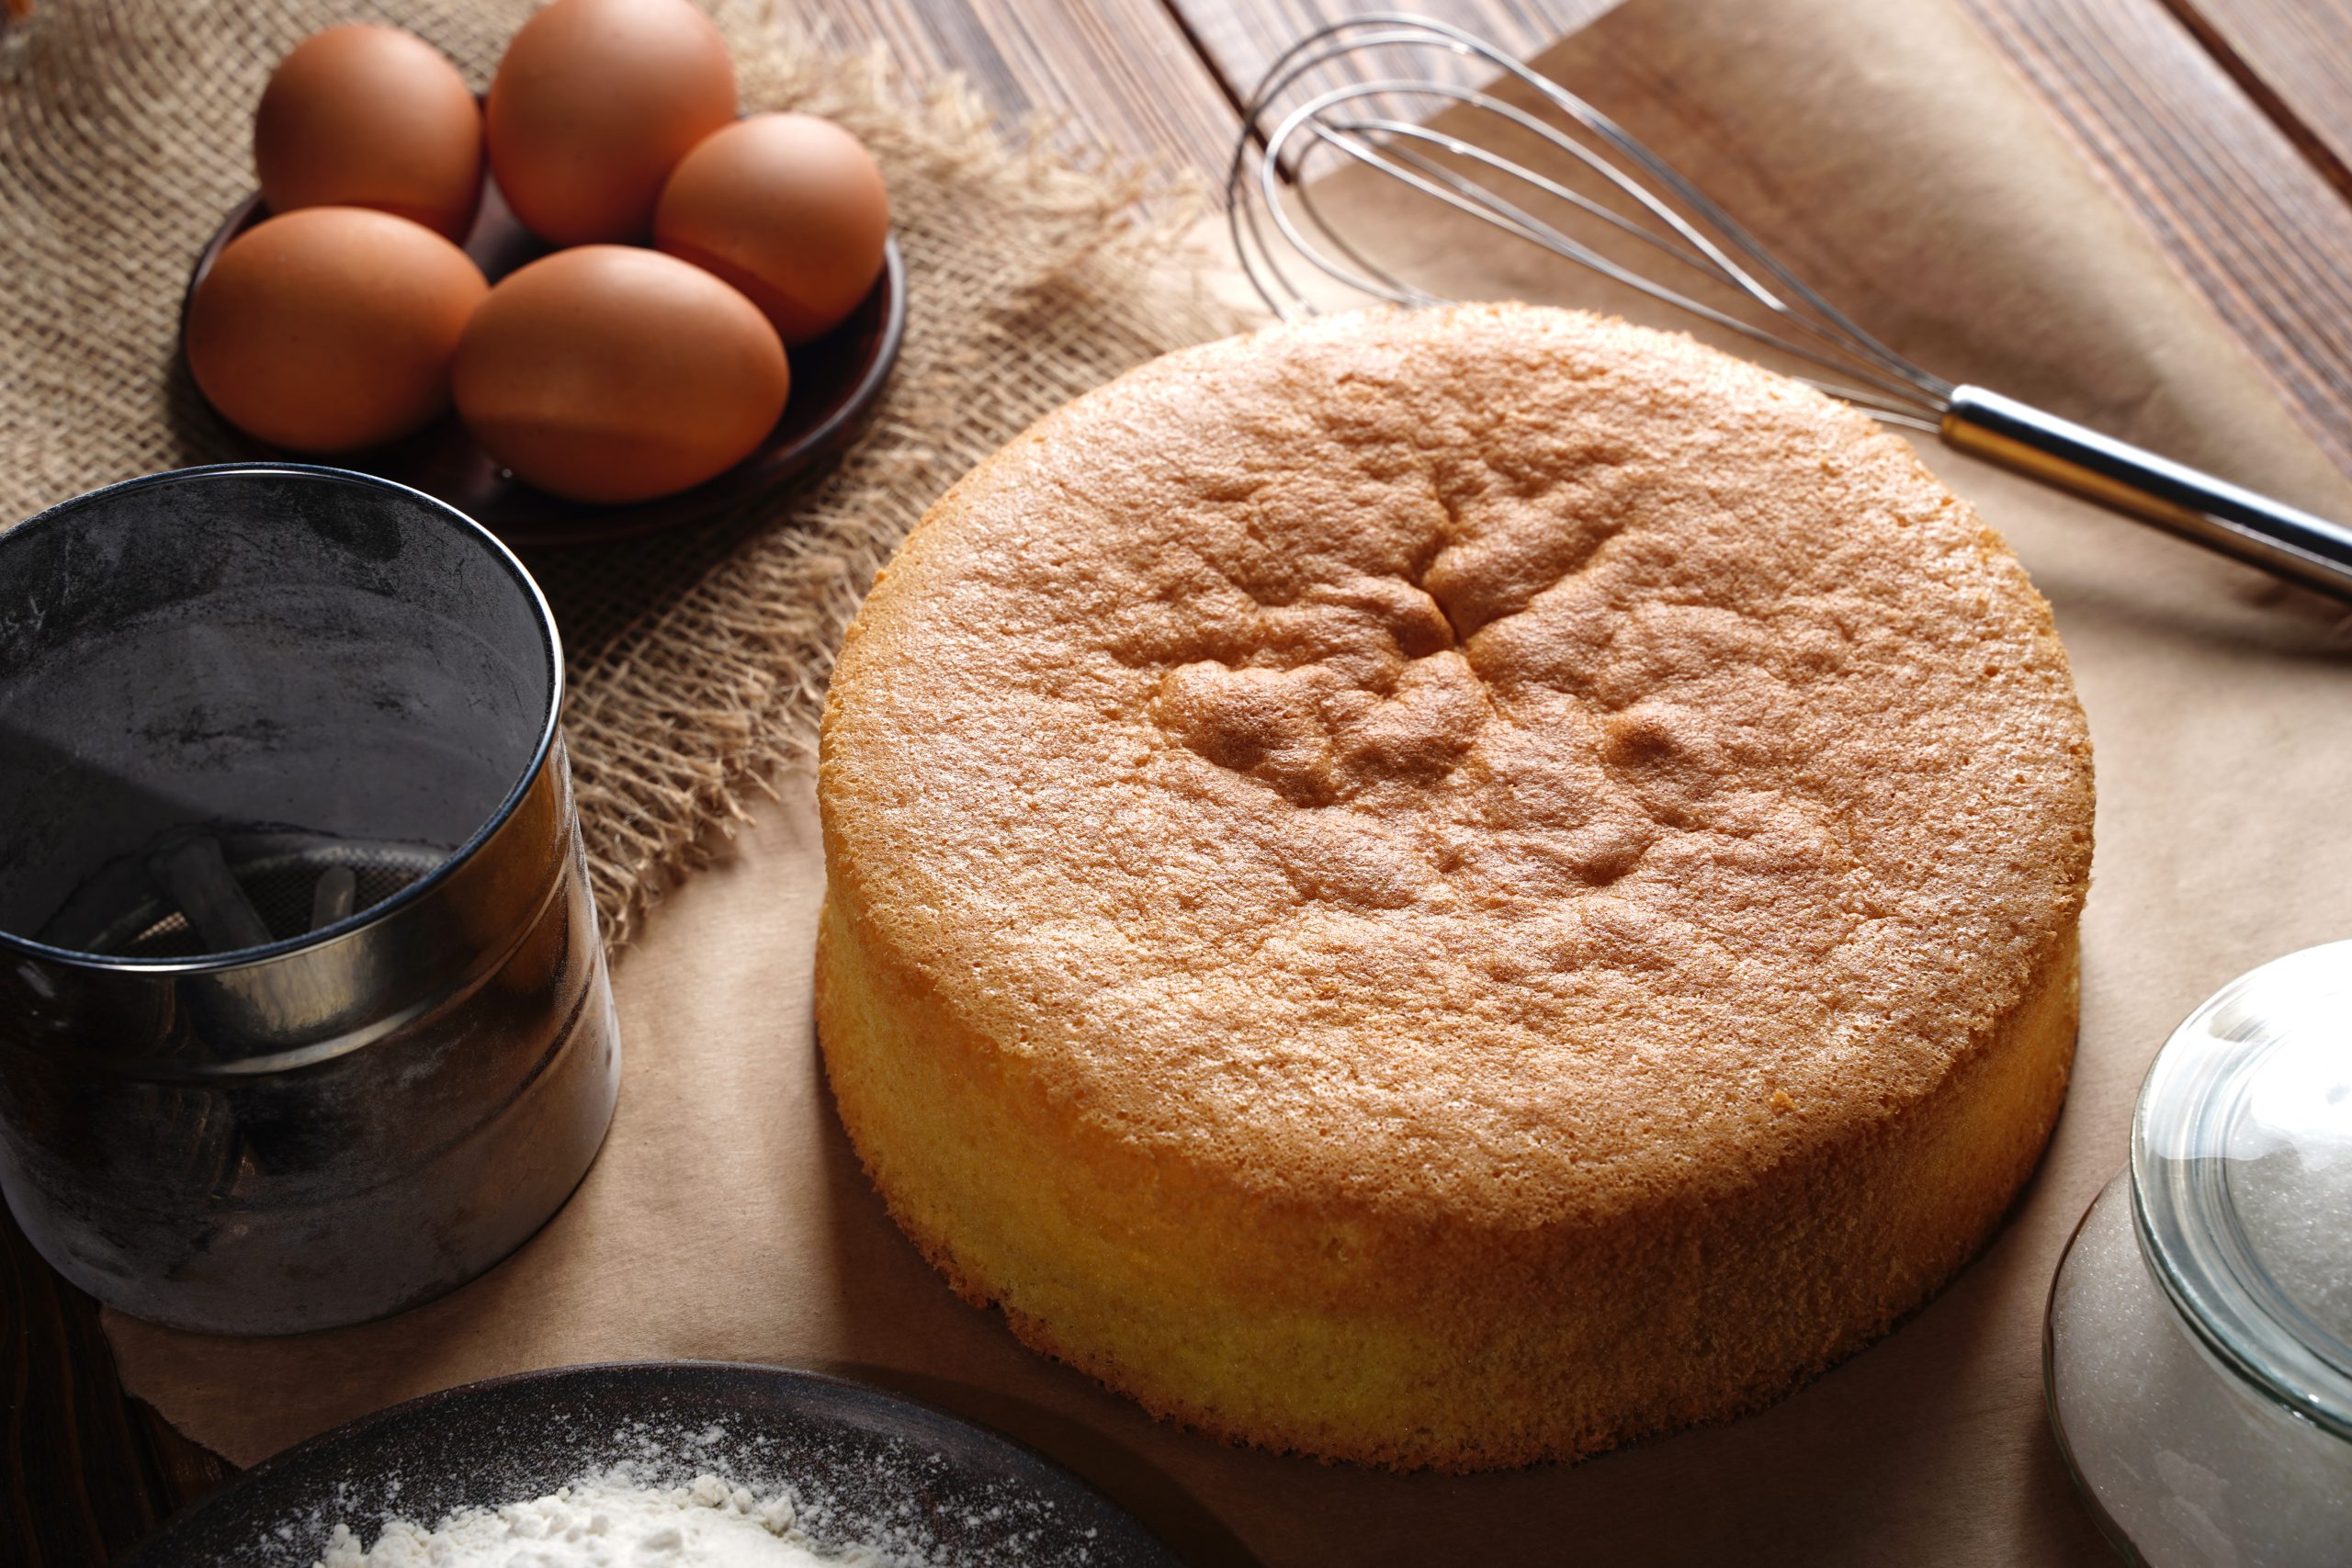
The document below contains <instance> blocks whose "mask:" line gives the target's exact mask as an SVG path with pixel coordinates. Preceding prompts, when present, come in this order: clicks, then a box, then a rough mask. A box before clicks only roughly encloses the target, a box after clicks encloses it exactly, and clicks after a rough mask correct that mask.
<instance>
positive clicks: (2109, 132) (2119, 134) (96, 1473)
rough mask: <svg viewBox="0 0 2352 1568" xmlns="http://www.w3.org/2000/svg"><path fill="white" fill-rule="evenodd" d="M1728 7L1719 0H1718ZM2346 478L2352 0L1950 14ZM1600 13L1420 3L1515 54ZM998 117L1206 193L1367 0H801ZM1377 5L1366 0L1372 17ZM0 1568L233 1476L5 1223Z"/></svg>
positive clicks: (2206, 0) (2017, 3)
mask: <svg viewBox="0 0 2352 1568" xmlns="http://www.w3.org/2000/svg"><path fill="white" fill-rule="evenodd" d="M1725 3H1726V4H1735V3H1736V0H1725ZM1962 4H1963V5H1964V6H1966V8H1967V9H1968V11H1969V12H1970V13H1971V14H1972V15H1973V17H1975V19H1976V20H1977V22H1978V23H1979V24H1980V25H1981V26H1982V27H1983V28H1985V32H1986V34H1987V35H1988V36H1989V37H1990V38H1991V39H1993V41H1994V42H1995V43H1996V46H1997V47H1998V48H1999V50H2000V51H2001V52H2002V53H2003V54H2005V55H2006V56H2007V58H2008V59H2009V60H2010V61H2011V62H2013V63H2014V64H2015V65H2016V66H2017V68H2018V71H2019V73H2021V74H2022V75H2023V76H2024V78H2025V79H2026V80H2027V82H2028V83H2030V85H2031V86H2032V87H2033V89H2034V90H2035V93H2036V95H2037V96H2039V97H2040V98H2041V100H2042V101H2043V103H2045V104H2046V105H2047V106H2048V107H2049V109H2050V112H2051V113H2052V114H2053V115H2054V116H2056V117H2057V118H2058V119H2059V121H2060V122H2061V123H2062V124H2063V125H2064V127H2065V128H2066V130H2068V131H2069V132H2070V134H2071V136H2072V138H2073V140H2074V141H2075V144H2076V145H2077V146H2078V147H2079V148H2080V149H2081V151H2082V152H2083V153H2084V155H2085V156H2086V158H2087V159H2088V160H2089V162H2090V163H2091V164H2093V165H2094V166H2095V167H2097V168H2098V169H2099V170H2100V171H2102V172H2103V173H2104V174H2105V175H2107V177H2108V178H2109V180H2110V181H2111V182H2112V184H2113V185H2114V186H2115V188H2116V189H2117V191H2118V193H2119V194H2120V196H2121V197H2122V198H2123V200H2124V202H2125V203H2126V205H2128V206H2129V207H2130V208H2131V209H2133V210H2134V211H2136V212H2138V213H2139V214H2140V215H2141V217H2142V218H2143V220H2145V221H2146V222H2147V224H2148V226H2149V228H2150V230H2151V231H2153V232H2154V234H2155V236H2156V237H2157V239H2158V240H2159V242H2160V243H2162V245H2163V247H2164V249H2165V251H2166V252H2167V254H2170V255H2171V256H2172V257H2173V259H2174V260H2175V262H2176V263H2177V265H2179V266H2180V268H2181V270H2182V271H2183V272H2184V273H2185V274H2186V275H2187V276H2188V277H2189V278H2190V279H2191V280H2192V281H2193V282H2194V283H2195V285H2196V286H2197V287H2198V288H2199V289H2200V290H2201V291H2202V292H2203V293H2204V294H2205V296H2206V297H2207V298H2208V299H2210V300H2211V302H2212V304H2213V306H2214V308H2215V309H2216V310H2219V311H2220V313H2221V315H2222V318H2223V319H2224V320H2226V321H2228V322H2229V323H2230V324H2231V326H2232V327H2233V328H2234V329H2235V330H2236V331H2237V332H2238V333H2240V334H2241V335H2242V336H2243V337H2244V338H2245V342H2246V343H2247V344H2248V345H2249V346H2250V347H2251V348H2252V349H2253V351H2254V352H2255V354H2256V356H2257V357H2258V358H2259V359H2260V360H2261V362H2262V363H2263V364H2264V365H2265V366H2266V367H2267V368H2268V369H2269V371H2270V373H2271V374H2272V375H2273V376H2274V377H2276V378H2277V379H2278V384H2279V386H2280V388H2281V389H2282V390H2283V391H2284V393H2285V395H2286V397H2287V400H2288V401H2289V403H2290V406H2292V407H2293V408H2294V409H2295V411H2296V412H2298V413H2299V414H2300V415H2301V418H2302V420H2303V421H2304V423H2305V424H2306V425H2307V426H2308V427H2309V428H2310V429H2311V431H2312V434H2314V435H2315V436H2316V437H2317V438H2318V440H2319V442H2320V444H2321V445H2322V446H2324V448H2325V449H2326V450H2327V451H2328V452H2329V453H2330V454H2331V455H2332V456H2333V457H2335V459H2336V461H2337V462H2338V463H2340V464H2342V465H2343V466H2344V467H2345V468H2346V469H2347V470H2352V267H2347V265H2346V260H2347V258H2352V0H1962ZM1607 5H1608V0H1419V6H1420V8H1422V9H1426V10H1430V11H1433V12H1435V13H1437V14H1439V15H1442V16H1444V17H1448V18H1450V19H1453V20H1457V21H1461V22H1464V23H1465V24H1467V25H1469V26H1472V27H1474V28H1478V29H1480V30H1482V31H1484V32H1486V33H1487V35H1488V36H1490V37H1493V38H1495V39H1498V41H1500V42H1502V43H1504V44H1506V45H1510V46H1512V47H1515V48H1519V49H1521V50H1523V51H1532V50H1534V49H1535V48H1537V47H1539V46H1541V45H1542V44H1544V43H1545V42H1548V41H1549V40H1550V39H1552V38H1554V37H1555V36H1557V35H1558V34H1560V33H1562V32H1564V31H1566V30H1567V29H1568V28H1572V27H1575V26H1576V25H1577V24H1578V23H1580V22H1582V21H1585V20H1587V19H1589V17H1592V16H1594V15H1596V14H1597V13H1599V12H1600V11H1601V10H1604V9H1606V8H1607ZM797 8H798V9H799V10H801V11H802V12H804V13H815V14H818V15H820V16H821V17H825V18H826V19H827V21H828V22H829V23H830V24H831V27H832V28H833V29H834V31H835V34H836V36H837V37H838V39H839V40H840V41H841V42H842V43H843V44H844V45H854V44H858V43H862V42H865V41H868V40H874V39H879V40H881V41H883V42H885V43H887V44H888V46H889V47H890V49H891V50H892V51H894V52H895V53H896V54H897V55H898V56H899V58H900V59H901V60H902V61H903V62H906V63H907V64H908V65H910V67H912V68H913V69H914V70H915V71H916V72H917V73H936V72H940V71H945V70H951V69H953V70H960V71H963V72H964V73H967V75H969V76H970V77H971V78H972V79H973V80H974V82H975V83H976V84H977V85H978V87H979V88H980V90H981V91H982V92H983V93H984V94H985V95H986V96H987V97H988V98H989V100H990V102H991V103H993V104H994V105H995V106H996V107H998V108H999V109H1000V110H1001V112H1003V113H1004V114H1006V115H1008V116H1011V117H1021V116H1024V115H1030V114H1037V113H1043V114H1047V115H1050V116H1053V117H1056V118H1057V119H1058V120H1059V121H1060V122H1061V123H1060V128H1059V130H1058V131H1057V136H1058V137H1059V139H1060V140H1061V141H1062V142H1063V143H1064V144H1066V145H1067V146H1069V148H1070V149H1071V150H1072V151H1073V152H1085V151H1087V150H1089V149H1097V148H1108V149H1110V150H1112V151H1114V152H1121V153H1126V154H1130V155H1141V156H1145V157H1149V158H1152V159H1155V160H1158V161H1159V162H1161V163H1163V164H1172V165H1174V166H1175V167H1177V168H1180V169H1185V170H1192V171H1196V172H1198V173H1199V174H1201V175H1204V177H1206V178H1207V179H1208V180H1209V181H1210V183H1211V184H1212V185H1213V186H1214V185H1215V184H1216V183H1217V182H1218V181H1220V180H1221V177H1222V174H1223V169H1224V164H1225V161H1226V159H1227V155H1228V154H1229V152H1230V150H1231V147H1232V141H1233V137H1234V133H1235V128H1236V126H1237V124H1238V109H1237V106H1238V103H1239V102H1241V101H1242V99H1243V98H1244V97H1245V96H1247V94H1248V93H1249V91H1250V88H1251V87H1252V86H1253V85H1255V83H1256V80H1257V77H1258V74H1259V73H1260V71H1261V69H1262V68H1263V66H1264V65H1265V63H1266V62H1267V61H1268V60H1269V59H1270V58H1271V57H1272V54H1273V53H1274V52H1275V51H1278V50H1279V49H1280V48H1281V47H1282V46H1283V44H1284V43H1286V42H1288V41H1289V40H1290V39H1293V38H1295V36H1297V35H1298V34H1299V33H1301V32H1303V31H1305V30H1306V28H1309V27H1311V26H1313V25H1315V24H1316V23H1317V22H1319V21H1322V20H1326V19H1328V18H1329V17H1333V16H1337V15H1342V14H1345V13H1346V12H1348V11H1350V10H1351V9H1353V10H1369V9H1374V8H1375V5H1374V3H1373V0H1363V3H1360V4H1356V5H1352V6H1351V5H1350V4H1348V3H1347V0H800V4H799V6H798V7H797ZM1380 8H1385V7H1380ZM0 1329H5V1332H6V1337H7V1345H6V1368H5V1380H6V1381H5V1383H0V1411H4V1412H5V1420H6V1430H5V1433H0V1465H4V1466H5V1468H6V1483H7V1496H6V1509H5V1513H0V1562H20V1563H24V1564H26V1565H27V1568H35V1565H44V1568H45V1565H54V1564H78V1563H92V1562H104V1561H106V1560H107V1558H108V1557H109V1556H111V1555H113V1554H114V1553H116V1552H119V1551H122V1550H123V1549H124V1548H126V1547H128V1546H129V1545H130V1544H131V1543H132V1542H134V1541H136V1540H139V1539H140V1538H141V1536H143V1535H144V1534H146V1533H147V1532H148V1531H149V1530H150V1529H153V1528H154V1526H156V1525H157V1524H158V1523H160V1522H161V1521H163V1520H164V1518H166V1517H169V1516H170V1515H171V1514H172V1513H173V1512H174V1511H175V1510H176V1509H177V1508H179V1507H181V1506H184V1505H186V1504H187V1503H188V1502H189V1501H191V1500H192V1499H194V1498H196V1497H198V1496H200V1495H203V1494H204V1493H205V1492H206V1491H208V1490H209V1489H210V1488H212V1487H214V1486H217V1485H219V1484H220V1483H221V1482H222V1481H224V1480H225V1479H227V1478H228V1477H229V1476H230V1475H231V1474H232V1471H231V1469H230V1467H229V1466H228V1465H227V1464H225V1463H224V1462H223V1461H220V1460H219V1459H217V1458H215V1457H214V1456H212V1455H210V1454H209V1453H207V1452H206V1451H205V1450H201V1449H199V1448H197V1447H196V1446H195V1445H193V1444H191V1443H189V1442H188V1441H187V1440H186V1439H185V1438H181V1437H179V1436H178V1434H177V1433H175V1432H174V1431H173V1430H172V1429H171V1428H170V1427H168V1426H166V1425H165V1424H164V1422H162V1421H161V1420H160V1419H159V1418H157V1417H156V1416H154V1414H153V1412H152V1411H150V1410H148V1409H147V1408H146V1407H145V1406H144V1405H141V1404H139V1403H138V1402H136V1401H134V1400H131V1399H130V1398H129V1397H128V1396H126V1395H125V1394H124V1393H123V1392H122V1389H121V1387H120V1385H119V1382H117V1380H116V1377H115V1372H114V1365H113V1361H112V1359H111V1357H110V1355H109V1353H108V1351H107V1344H106V1340H105V1337H104V1336H103V1335H102V1334H101V1333H100V1331H99V1327H98V1320H97V1311H96V1306H95V1305H94V1303H91V1302H90V1300H89V1299H88V1298H87V1297H85V1296H84V1295H82V1294H81V1293H80V1292H77V1291H75V1290H74V1289H73V1288H72V1287H71V1286H68V1285H66V1284H65V1283H64V1282H63V1281H62V1280H59V1279H58V1278H57V1277H56V1275H55V1274H53V1273H52V1272H51V1270H50V1269H49V1268H48V1266H47V1265H46V1264H44V1263H42V1262H41V1260H40V1258H38V1257H37V1256H35V1255H34V1253H33V1252H32V1250H31V1248H30V1247H28V1245H27V1244H26V1242H25V1240H24V1237H23V1236H22V1235H19V1234H18V1233H17V1228H16V1226H15V1224H14V1223H13V1222H11V1221H7V1220H6V1219H5V1218H0Z"/></svg>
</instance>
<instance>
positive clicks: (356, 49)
mask: <svg viewBox="0 0 2352 1568" xmlns="http://www.w3.org/2000/svg"><path fill="white" fill-rule="evenodd" d="M254 168H255V169H256V170H257V171H258V172H259V173H260V175H261V194H262V199H263V200H265V201H266V202H267V203H268V204H269V209H270V210H271V211H272V212H279V213H285V212H292V211H294V210H295V209H298V208H304V207H372V208H375V209H378V210H379V211H383V212H393V213H398V214H399V215H400V216H401V217H402V218H408V219H413V220H415V221H416V222H419V223H422V224H424V226H425V227H426V228H428V229H431V230H433V231H435V232H436V233H440V234H446V235H447V236H448V237H449V238H450V239H452V240H463V239H464V238H465V236H466V231H467V229H468V228H469V226H471V224H472V223H473V219H474V204H475V201H476V200H477V198H478V197H480V196H481V107H480V106H478V105H477V104H476V103H475V102H474V96H473V93H472V92H471V90H469V88H468V87H467V86H466V82H465V78H464V77H462V76H460V75H458V68H457V67H456V66H454V65H452V64H450V63H449V62H448V61H447V60H446V59H444V58H442V55H441V52H440V51H438V50H436V49H435V48H434V47H433V46H432V45H431V44H429V43H426V42H425V41H424V39H421V38H417V37H415V36H414V35H413V34H411V33H404V32H401V30H400V29H399V28H375V27H366V26H360V25H354V26H351V27H343V28H328V29H327V30H326V31H324V32H322V33H314V34H312V35H311V37H309V38H307V39H303V40H302V41H301V42H300V43H299V44H297V45H296V46H295V47H294V52H293V53H291V54H289V55H288V56H287V57H286V58H285V59H284V60H282V61H280V62H278V66H277V70H276V71H275V72H273V73H271V75H270V78H269V85H268V86H267V87H266V88H265V89H263V92H262V95H261V107H260V109H259V110H258V111H257V112H256V113H255V114H254Z"/></svg>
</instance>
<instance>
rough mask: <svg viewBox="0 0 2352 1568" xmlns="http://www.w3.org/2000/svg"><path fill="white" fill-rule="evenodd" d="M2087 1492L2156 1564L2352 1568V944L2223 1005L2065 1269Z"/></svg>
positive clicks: (2213, 1012) (2058, 1331)
mask: <svg viewBox="0 0 2352 1568" xmlns="http://www.w3.org/2000/svg"><path fill="white" fill-rule="evenodd" d="M2043 1369H2044V1376H2045V1378H2046V1380H2047V1382H2048V1387H2049V1394H2050V1413H2051V1420H2052V1425H2053V1426H2054V1427H2056V1429H2057V1433H2058V1441H2059V1446H2060V1448H2061V1449H2062V1450H2064V1452H2065V1455H2066V1461H2067V1463H2068V1465H2069V1466H2070V1467H2071V1469H2072V1470H2073V1472H2074V1475H2075V1483H2076V1485H2077V1486H2078V1487H2079V1488H2080V1489H2081V1491H2082V1493H2083V1495H2084V1496H2085V1497H2086V1499H2087V1500H2088V1502H2089V1504H2090V1506H2091V1508H2092V1511H2093V1513H2094V1514H2095V1515H2096V1516H2097V1517H2098V1521H2099V1525H2100V1528H2101V1529H2104V1530H2105V1531H2106V1532H2107V1534H2108V1537H2109V1540H2112V1541H2113V1542H2114V1543H2115V1545H2116V1546H2117V1547H2118V1548H2119V1549H2120V1550H2121V1551H2123V1552H2124V1554H2125V1555H2126V1556H2127V1557H2129V1558H2131V1560H2132V1561H2133V1562H2141V1563H2144V1564H2147V1565H2148V1568H2185V1565H2197V1564H2211V1565H2214V1568H2345V1565H2346V1564H2352V942H2335V943H2331V944H2329V945H2327V946H2324V947H2314V948H2309V949H2306V950H2305V951H2303V952H2301V953H2291V954H2290V955H2289V956H2287V957H2285V958H2281V959H2278V960H2277V961H2276V962H2274V963H2270V964H2264V965H2263V966H2262V967H2261V968H2259V969H2256V970H2254V971H2253V972H2251V973H2249V974H2247V975H2245V976H2241V977H2239V978H2238V979H2236V980H2234V981H2233V982H2232V983H2231V984H2230V985H2228V986H2226V987H2223V988H2222V990H2220V991H2219V992H2217V993H2215V994H2214V995H2213V996H2212V997H2211V998H2210V999H2208V1000H2207V1001H2206V1002H2205V1003H2204V1005H2203V1006H2201V1007H2199V1009H2198V1010H2196V1011H2195V1012H2193V1013H2191V1014H2190V1015H2189V1016H2188V1021H2186V1022H2184V1023H2182V1024H2181V1026H2180V1027H2179V1028H2178V1029H2177V1030H2176V1031H2174V1032H2173V1035H2172V1038H2171V1039H2170V1040H2168V1041H2166V1042H2165V1047H2164V1049H2163V1050H2162V1051H2161V1052H2160V1053H2158V1055H2157V1056H2156V1061H2155V1065H2154V1066H2153V1067H2152V1068H2151V1069H2150V1070H2149V1073H2148V1078H2147V1081H2146V1083H2145V1084H2143V1086H2142V1088H2141V1090H2140V1101H2139V1109H2138V1111H2137V1112H2136V1113H2135V1114H2134V1116H2133V1118H2132V1123H2131V1165H2130V1167H2129V1168H2127V1169H2126V1170H2125V1171H2124V1172H2123V1174H2121V1175H2120V1176H2118V1177H2117V1178H2116V1179H2114V1180H2113V1181H2112V1182H2110V1183H2109V1185H2108V1187H2107V1190H2105V1191H2103V1192H2101V1193H2100V1194H2099V1196H2098V1200H2097V1201H2095V1202H2093V1203H2092V1204H2091V1207H2090V1212H2089V1213H2086V1215H2084V1217H2083V1223H2082V1226H2081V1228H2080V1229H2079V1230H2077V1231H2076V1233H2075V1239H2074V1241H2073V1242H2072V1243H2071V1244H2070V1245H2069V1246H2068V1247H2067V1250H2066V1255H2065V1257H2064V1259H2063V1260H2061V1262H2060V1263H2059V1266H2058V1277H2057V1280H2056V1281H2055V1282H2054V1283H2053V1284H2052V1288H2051V1293H2050V1317H2049V1324H2048V1327H2047V1329H2046V1334H2045V1342H2044V1354H2043Z"/></svg>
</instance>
